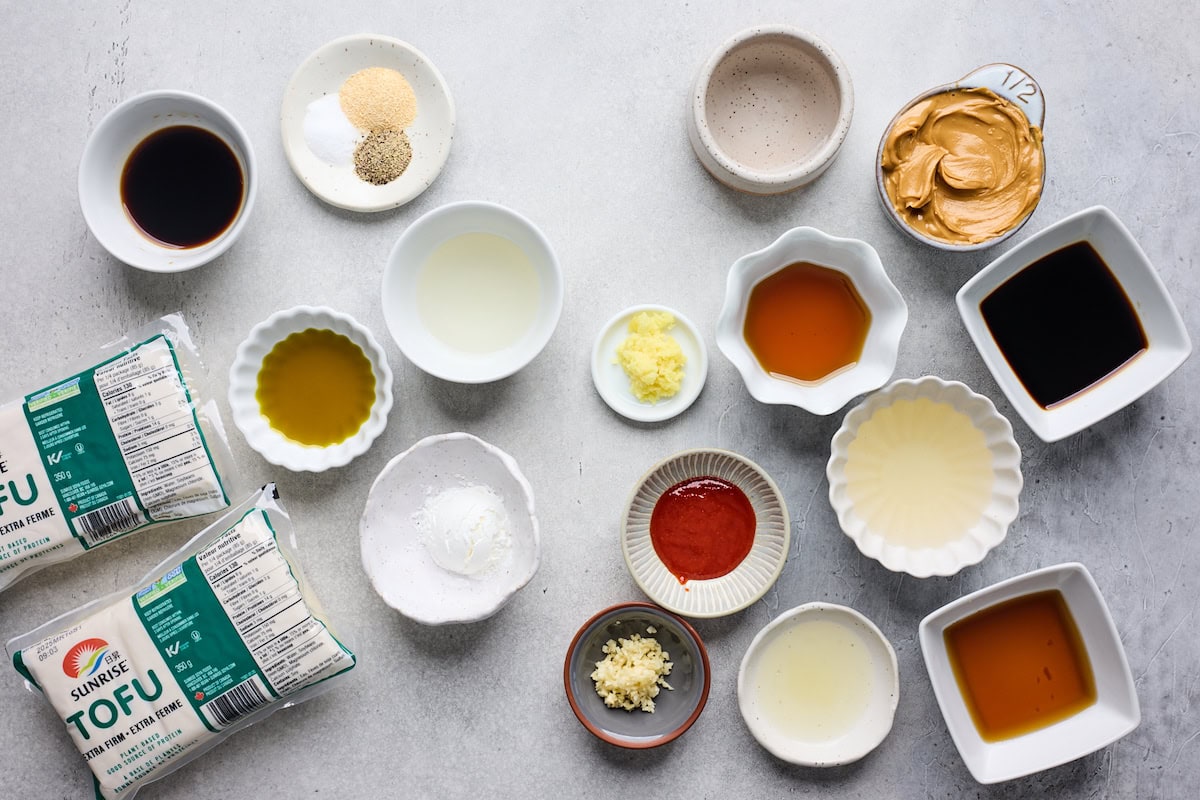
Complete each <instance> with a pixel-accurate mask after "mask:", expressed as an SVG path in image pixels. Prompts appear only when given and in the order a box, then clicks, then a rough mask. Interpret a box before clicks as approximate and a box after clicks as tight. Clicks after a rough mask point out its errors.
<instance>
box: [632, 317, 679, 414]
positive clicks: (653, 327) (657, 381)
mask: <svg viewBox="0 0 1200 800" xmlns="http://www.w3.org/2000/svg"><path fill="white" fill-rule="evenodd" d="M673 327H675V315H674V314H672V313H671V312H669V311H640V312H638V313H637V314H634V315H633V318H632V319H630V320H629V336H627V337H626V338H625V341H623V342H621V344H620V346H618V347H617V363H618V364H620V365H621V368H622V369H624V370H625V374H626V375H628V376H629V390H630V391H631V392H633V396H634V397H636V398H637V399H638V400H641V401H642V402H644V403H657V402H658V401H659V400H663V399H665V398H668V397H672V396H674V395H675V394H676V393H678V392H679V387H680V386H681V385H682V384H683V366H684V364H685V363H687V357H686V356H684V354H683V349H682V348H681V347H680V346H679V342H677V341H675V337H673V336H671V335H670V334H669V333H667V331H669V330H671V328H673Z"/></svg>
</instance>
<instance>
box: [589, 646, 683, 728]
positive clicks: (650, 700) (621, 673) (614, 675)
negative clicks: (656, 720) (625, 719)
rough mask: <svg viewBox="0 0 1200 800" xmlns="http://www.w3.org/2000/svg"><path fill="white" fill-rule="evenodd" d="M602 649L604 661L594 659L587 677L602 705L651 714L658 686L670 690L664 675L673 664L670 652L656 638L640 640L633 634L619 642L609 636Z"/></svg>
mask: <svg viewBox="0 0 1200 800" xmlns="http://www.w3.org/2000/svg"><path fill="white" fill-rule="evenodd" d="M602 649H603V651H604V653H605V656H604V660H603V661H597V662H596V669H595V671H594V672H592V676H591V677H592V680H593V681H595V682H596V694H598V695H600V696H601V697H602V698H604V705H606V706H608V707H609V708H623V709H625V710H626V711H633V710H634V709H635V708H640V709H641V710H642V711H648V712H650V713H651V714H653V713H654V698H655V697H657V696H658V692H659V687H660V686H662V687H666V688H667V689H671V684H669V683H667V680H666V677H665V676H666V675H669V674H670V673H671V667H672V666H673V665H672V664H671V661H670V659H671V655H670V653H668V652H666V651H665V650H663V649H662V646H661V645H659V643H658V640H657V639H654V638H653V637H649V638H645V639H643V638H642V636H641V634H637V633H635V634H633V635H632V636H630V637H629V638H628V639H625V638H622V639H620V640H619V644H618V642H615V641H613V640H612V639H609V640H608V642H607V643H606V644H605V645H604V647H603V648H602ZM672 691H673V690H672Z"/></svg>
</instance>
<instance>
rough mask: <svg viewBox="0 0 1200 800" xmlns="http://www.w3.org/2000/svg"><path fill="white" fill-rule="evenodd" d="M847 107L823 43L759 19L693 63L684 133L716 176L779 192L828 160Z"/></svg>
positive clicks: (839, 68) (842, 69)
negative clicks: (698, 64)
mask: <svg viewBox="0 0 1200 800" xmlns="http://www.w3.org/2000/svg"><path fill="white" fill-rule="evenodd" d="M853 114H854V88H853V85H852V84H851V82H850V72H849V70H847V69H846V65H845V63H844V62H843V61H842V60H841V58H839V57H838V55H837V53H835V52H834V51H833V50H832V48H830V47H829V45H827V44H825V43H824V42H822V41H821V40H820V39H818V38H817V37H816V36H813V35H812V34H811V33H808V32H806V31H802V30H799V29H798V28H793V27H791V26H789V25H762V26H759V27H756V28H750V29H748V30H744V31H742V32H740V33H738V34H736V35H735V36H733V37H732V38H730V39H729V40H728V41H726V42H725V43H724V44H722V45H721V46H720V47H719V48H718V49H717V50H716V52H714V53H713V54H712V55H711V56H710V57H709V58H708V60H707V61H705V62H704V65H703V66H702V67H701V68H700V73H699V74H698V75H697V77H696V83H695V85H694V87H693V89H692V95H691V99H690V103H689V109H688V116H687V120H688V138H689V140H690V141H691V143H692V149H693V150H695V152H696V156H697V158H699V159H700V163H701V164H702V165H703V166H704V168H705V169H706V170H708V172H709V174H711V175H712V176H713V177H714V178H716V179H717V180H719V181H720V182H721V183H724V184H725V185H726V186H729V187H730V188H733V189H737V190H738V191H742V192H748V193H750V194H781V193H783V192H790V191H792V190H794V189H797V188H799V187H801V186H803V185H804V184H806V183H809V182H810V181H813V180H815V179H816V178H817V177H818V176H819V175H821V173H823V172H824V171H825V170H826V169H828V168H829V165H830V164H832V163H833V159H834V158H835V157H836V156H837V154H838V151H839V150H840V149H841V146H842V142H844V141H845V139H846V133H847V132H848V131H849V130H850V120H851V117H852V116H853Z"/></svg>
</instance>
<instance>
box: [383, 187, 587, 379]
mask: <svg viewBox="0 0 1200 800" xmlns="http://www.w3.org/2000/svg"><path fill="white" fill-rule="evenodd" d="M467 233H488V234H493V235H496V236H500V237H502V238H504V239H507V240H509V241H510V242H512V243H513V244H515V245H517V246H518V247H520V248H521V250H523V251H524V252H525V255H526V256H527V257H528V258H529V260H530V263H532V265H533V269H534V272H535V273H536V275H537V278H538V282H539V284H540V286H541V294H540V302H539V306H538V311H537V314H536V317H535V318H534V320H533V322H532V324H531V325H530V326H529V328H528V329H527V330H526V331H525V333H524V334H523V335H522V336H521V338H520V339H518V340H517V341H516V342H515V343H513V344H512V345H509V346H507V347H505V348H503V349H501V350H496V351H493V352H485V353H478V352H467V351H464V350H460V349H458V348H455V347H452V346H450V345H448V344H446V343H445V342H443V341H442V340H440V339H438V338H437V337H436V336H435V335H434V334H433V333H431V332H430V331H429V329H428V328H426V327H425V325H424V324H423V323H422V321H421V309H420V306H419V303H418V297H419V292H418V283H419V279H420V277H421V272H422V269H423V267H424V265H425V262H426V261H427V260H428V259H429V257H430V255H432V254H433V252H434V251H435V250H436V249H437V248H438V247H439V246H440V245H441V244H443V243H445V242H447V241H449V240H450V239H454V238H455V237H457V236H461V235H463V234H467ZM463 289H464V291H470V287H463ZM562 302H563V280H562V271H561V269H560V268H559V265H558V258H557V257H556V256H555V255H554V250H553V249H552V248H551V247H550V243H549V242H548V241H547V240H546V237H545V236H543V235H542V232H541V231H540V230H538V229H537V227H535V226H534V224H533V223H532V222H530V221H529V220H528V219H526V218H525V217H523V216H521V215H520V214H518V213H517V212H515V211H512V210H511V209H508V208H505V207H504V206H500V205H496V204H495V203H485V202H471V201H467V202H459V203H450V204H449V205H445V206H442V207H440V208H436V209H434V210H433V211H430V212H429V213H427V214H425V215H424V216H422V217H421V218H420V219H418V220H417V221H416V222H414V223H413V224H412V225H409V226H408V228H407V229H406V230H405V231H404V233H402V234H401V235H400V238H399V239H398V240H397V241H396V244H395V246H394V247H393V248H392V252H391V255H390V256H388V261H387V265H386V266H385V267H384V271H383V318H384V321H385V322H386V323H387V327H388V330H389V331H391V334H392V338H393V339H395V340H396V344H398V345H399V346H400V350H401V351H402V352H403V353H404V355H405V356H407V357H408V360H409V361H411V362H413V363H414V364H416V365H417V366H418V367H420V368H421V369H423V370H425V371H426V372H428V373H429V374H430V375H433V376H435V377H438V378H442V379H443V380H448V381H455V382H457V383H487V382H489V381H496V380H500V379H501V378H506V377H508V376H509V375H512V374H513V373H514V372H516V371H517V370H519V369H521V368H522V367H524V366H525V365H526V364H528V363H529V362H530V361H532V360H533V359H534V357H536V356H537V354H538V353H540V352H541V351H542V348H543V347H545V346H546V343H547V342H549V341H550V336H551V334H553V333H554V328H555V326H556V325H557V324H558V317H559V314H560V313H561V312H562Z"/></svg>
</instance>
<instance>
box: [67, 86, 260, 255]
mask: <svg viewBox="0 0 1200 800" xmlns="http://www.w3.org/2000/svg"><path fill="white" fill-rule="evenodd" d="M174 125H190V126H195V127H198V128H203V129H205V130H207V131H209V132H210V133H213V134H215V135H216V136H218V137H219V138H220V139H222V140H223V141H224V142H225V143H226V144H227V145H229V148H230V150H231V151H232V152H233V154H234V155H235V156H236V157H237V160H238V165H239V166H240V167H241V170H242V204H241V209H240V210H239V211H238V213H237V217H236V218H235V219H234V221H233V223H232V224H230V226H229V227H228V228H226V229H225V231H224V232H223V233H221V234H220V235H219V236H217V237H216V238H215V239H213V240H212V241H210V242H208V243H206V244H203V245H200V246H198V247H186V248H180V247H168V246H166V245H163V244H161V243H159V242H156V241H154V240H152V239H150V238H149V237H147V236H146V235H145V234H144V233H142V232H141V230H140V229H138V228H137V226H135V225H134V223H133V221H132V220H131V219H130V218H129V214H128V212H126V210H125V206H124V203H123V201H122V199H121V174H122V171H123V170H124V168H125V162H126V161H127V160H128V159H129V156H130V154H131V153H132V152H133V149H134V148H135V147H137V145H138V144H140V143H141V142H142V140H144V139H145V138H146V137H147V136H149V135H150V134H152V133H154V132H156V131H158V130H161V129H162V128H168V127H171V126H174ZM257 194H258V168H257V166H256V164H255V161H254V149H253V148H252V147H251V146H250V138H249V137H248V136H246V132H245V131H244V130H243V129H242V126H241V125H239V124H238V122H237V120H235V119H234V118H233V117H232V116H230V114H229V112H228V111H226V110H225V109H223V108H221V107H220V106H219V105H217V104H216V103H214V102H212V101H211V100H206V99H205V98H203V97H200V96H199V95H195V94H190V93H188V92H178V91H155V92H146V93H145V94H139V95H137V96H135V97H131V98H129V99H128V100H126V101H125V102H123V103H121V104H120V105H118V106H117V107H116V108H114V109H113V110H112V111H110V112H108V114H106V115H105V117H104V119H102V120H100V124H99V125H97V126H96V129H95V130H94V131H92V135H91V136H90V137H88V141H87V145H86V146H85V147H84V148H83V157H82V159H81V160H80V162H79V205H80V208H81V209H82V210H83V219H84V221H85V222H86V223H87V226H88V230H90V231H91V232H92V235H93V236H95V237H96V241H98V242H100V244H101V245H102V246H103V247H104V249H105V250H107V251H108V252H109V253H111V254H112V255H113V256H114V257H115V258H118V259H120V260H121V261H124V262H125V263H126V264H129V265H130V266H132V267H137V268H138V269H143V270H146V271H147V272H183V271H185V270H189V269H193V268H195V267H198V266H200V265H201V264H207V263H208V262H210V261H212V260H213V259H214V258H216V257H217V256H219V255H221V254H222V253H224V252H225V251H226V250H228V249H229V248H230V247H231V246H232V245H233V243H234V241H236V240H237V238H238V236H240V235H241V233H242V231H243V230H244V229H245V227H246V221H247V220H248V219H249V218H250V212H251V210H252V209H253V208H254V198H255V196H256V195H257Z"/></svg>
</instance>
